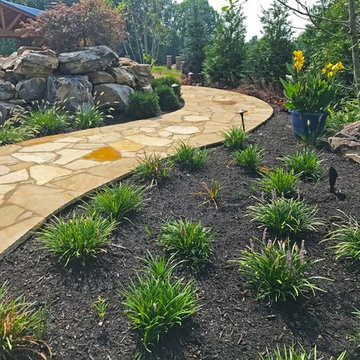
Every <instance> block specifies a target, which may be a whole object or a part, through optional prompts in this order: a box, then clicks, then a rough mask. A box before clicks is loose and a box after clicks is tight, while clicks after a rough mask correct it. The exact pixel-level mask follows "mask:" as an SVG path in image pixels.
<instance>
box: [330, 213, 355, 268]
mask: <svg viewBox="0 0 360 360" xmlns="http://www.w3.org/2000/svg"><path fill="white" fill-rule="evenodd" d="M340 212H341V215H342V216H341V217H340V219H339V220H340V221H339V222H338V223H335V224H333V225H334V226H335V230H333V231H330V232H329V234H328V236H327V238H328V239H329V240H331V241H334V242H335V245H334V246H333V248H334V249H335V256H336V258H337V259H342V258H345V259H354V260H357V261H360V224H359V221H358V220H357V219H355V218H354V217H352V216H348V215H346V214H345V213H343V212H342V211H340Z"/></svg>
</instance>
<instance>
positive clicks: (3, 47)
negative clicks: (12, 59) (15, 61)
mask: <svg viewBox="0 0 360 360" xmlns="http://www.w3.org/2000/svg"><path fill="white" fill-rule="evenodd" d="M17 47H18V46H17V43H16V40H15V39H10V38H3V39H0V54H1V55H2V56H9V55H11V54H12V53H13V52H15V51H16V50H17Z"/></svg>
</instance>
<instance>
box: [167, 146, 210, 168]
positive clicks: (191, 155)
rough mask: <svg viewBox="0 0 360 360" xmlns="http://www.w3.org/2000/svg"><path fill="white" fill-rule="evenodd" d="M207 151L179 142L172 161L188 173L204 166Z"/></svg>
mask: <svg viewBox="0 0 360 360" xmlns="http://www.w3.org/2000/svg"><path fill="white" fill-rule="evenodd" d="M206 156H207V151H206V149H199V148H195V147H193V146H190V145H187V144H185V143H184V142H181V143H180V144H179V145H178V147H177V148H176V150H175V155H174V161H175V162H176V163H178V164H179V165H180V166H181V167H183V168H185V169H188V170H190V171H193V170H198V169H200V168H202V167H204V166H205V163H206Z"/></svg>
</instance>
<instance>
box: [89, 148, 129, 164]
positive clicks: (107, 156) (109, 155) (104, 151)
mask: <svg viewBox="0 0 360 360" xmlns="http://www.w3.org/2000/svg"><path fill="white" fill-rule="evenodd" d="M121 157H122V156H121V154H120V153H119V152H118V151H116V150H115V149H113V148H112V147H110V146H105V147H102V148H100V149H97V150H95V151H93V152H92V153H90V154H88V155H85V156H83V158H84V159H87V160H95V161H101V162H105V161H114V160H118V159H121Z"/></svg>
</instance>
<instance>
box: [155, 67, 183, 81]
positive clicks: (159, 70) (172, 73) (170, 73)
mask: <svg viewBox="0 0 360 360" xmlns="http://www.w3.org/2000/svg"><path fill="white" fill-rule="evenodd" d="M152 74H153V75H154V76H155V75H157V76H158V77H171V78H173V79H176V80H177V79H179V78H181V72H180V71H178V70H176V69H168V68H167V67H166V66H161V65H159V66H154V68H153V71H152Z"/></svg>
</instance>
